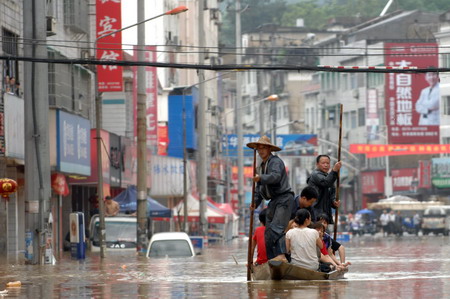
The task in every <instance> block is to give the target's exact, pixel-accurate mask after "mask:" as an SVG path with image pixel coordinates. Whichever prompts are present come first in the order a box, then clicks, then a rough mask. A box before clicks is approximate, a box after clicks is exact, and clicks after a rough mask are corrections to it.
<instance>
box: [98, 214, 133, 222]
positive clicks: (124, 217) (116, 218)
mask: <svg viewBox="0 0 450 299" xmlns="http://www.w3.org/2000/svg"><path fill="white" fill-rule="evenodd" d="M99 220H100V217H99V215H94V216H92V219H91V222H98V221H99ZM119 221H120V222H136V216H128V215H117V216H111V217H105V222H119Z"/></svg>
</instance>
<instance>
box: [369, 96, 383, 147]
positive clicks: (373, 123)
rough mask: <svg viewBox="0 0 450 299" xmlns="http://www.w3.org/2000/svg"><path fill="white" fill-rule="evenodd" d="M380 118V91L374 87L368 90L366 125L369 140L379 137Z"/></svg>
mask: <svg viewBox="0 0 450 299" xmlns="http://www.w3.org/2000/svg"><path fill="white" fill-rule="evenodd" d="M379 125H380V118H379V116H378V93H377V90H376V89H374V88H372V89H369V90H367V106H366V127H367V137H368V139H369V140H377V139H378V128H379Z"/></svg>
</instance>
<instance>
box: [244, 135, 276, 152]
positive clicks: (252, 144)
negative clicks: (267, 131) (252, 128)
mask: <svg viewBox="0 0 450 299" xmlns="http://www.w3.org/2000/svg"><path fill="white" fill-rule="evenodd" d="M258 145H268V146H270V151H272V152H278V151H281V148H279V147H278V146H276V145H274V144H272V143H271V142H270V138H269V137H267V136H266V135H264V136H261V137H260V138H259V140H258V141H256V142H249V143H247V146H248V147H249V148H253V149H256V147H257V146H258Z"/></svg>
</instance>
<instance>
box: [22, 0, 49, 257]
mask: <svg viewBox="0 0 450 299" xmlns="http://www.w3.org/2000/svg"><path fill="white" fill-rule="evenodd" d="M45 7H46V1H45V0H35V1H23V30H24V35H23V36H24V38H25V40H26V41H29V42H26V43H25V44H24V55H25V56H26V57H33V58H35V57H39V58H43V59H45V58H47V47H46V42H45V41H46V39H47V32H46V24H45V20H46V11H45ZM23 74H24V84H25V86H24V99H25V101H26V103H27V104H26V105H25V108H24V116H25V182H26V184H25V199H26V202H25V204H26V205H27V207H28V208H29V209H28V213H27V219H26V226H27V229H29V230H30V231H31V233H32V235H33V258H32V260H30V261H29V262H31V263H33V264H38V263H39V264H42V263H43V259H42V255H43V250H44V249H45V241H46V238H47V237H46V229H47V223H48V219H49V213H50V194H51V193H50V152H49V129H48V77H47V74H48V64H46V63H35V62H24V72H23ZM36 207H39V208H38V209H36Z"/></svg>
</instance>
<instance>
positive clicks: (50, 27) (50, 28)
mask: <svg viewBox="0 0 450 299" xmlns="http://www.w3.org/2000/svg"><path fill="white" fill-rule="evenodd" d="M52 35H56V19H55V18H54V17H52V16H47V36H52Z"/></svg>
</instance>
